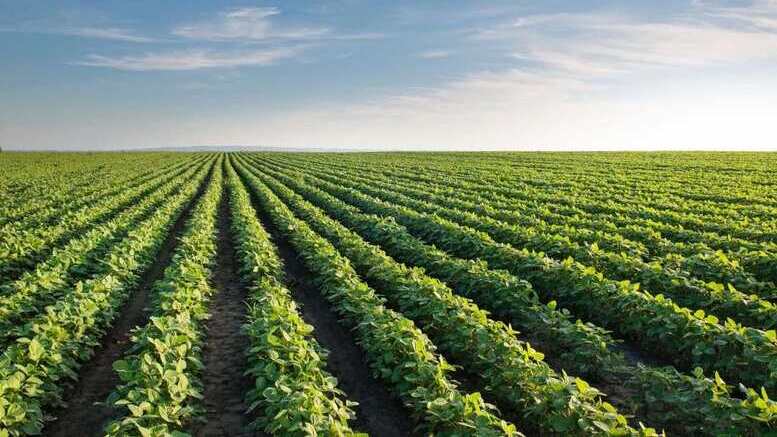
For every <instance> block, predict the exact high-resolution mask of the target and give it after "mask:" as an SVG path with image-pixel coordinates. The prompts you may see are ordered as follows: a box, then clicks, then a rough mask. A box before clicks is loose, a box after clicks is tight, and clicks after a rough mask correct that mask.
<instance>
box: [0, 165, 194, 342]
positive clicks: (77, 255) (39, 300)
mask: <svg viewBox="0 0 777 437" xmlns="http://www.w3.org/2000/svg"><path fill="white" fill-rule="evenodd" d="M198 173H204V172H201V171H200V168H192V169H191V170H189V171H187V172H185V173H183V174H182V175H180V177H181V178H183V180H187V179H188V178H190V177H196V175H197V174H198ZM182 188H183V187H182V186H181V184H180V180H179V179H177V178H174V179H172V180H170V181H168V182H167V183H165V184H164V185H163V186H161V187H160V188H159V189H158V190H157V191H155V192H152V193H150V194H149V195H148V196H146V197H145V198H143V199H141V200H140V202H139V203H137V204H135V205H133V206H131V207H130V208H128V209H127V210H126V211H123V212H122V213H120V214H119V215H118V216H117V217H115V218H114V219H112V220H110V221H108V222H106V223H104V224H100V225H97V226H96V227H94V228H93V229H91V230H90V231H88V232H87V233H86V234H84V235H82V236H81V237H78V238H75V239H73V240H71V241H70V242H68V243H67V244H66V245H65V246H64V247H63V248H62V249H61V250H55V251H54V252H53V254H52V255H51V257H49V258H48V259H47V260H46V261H45V262H44V263H42V264H40V265H38V266H36V268H35V270H33V271H28V272H25V273H24V274H23V275H22V277H21V278H19V279H18V280H16V281H13V282H11V283H10V284H6V285H3V286H0V346H2V347H4V346H7V345H8V343H9V341H11V340H12V339H13V338H15V337H16V336H17V335H18V334H17V332H16V329H15V327H16V326H19V325H23V323H24V321H25V320H27V319H29V318H30V317H33V316H35V315H37V314H39V313H40V312H41V310H42V309H43V308H45V307H46V306H48V305H51V304H52V303H54V302H56V301H57V300H59V299H61V298H62V296H63V295H65V294H66V293H67V292H68V291H69V290H71V289H72V285H73V282H75V281H76V280H79V279H85V278H86V277H88V276H92V275H95V274H99V273H102V272H104V271H105V270H106V269H107V268H108V266H107V265H106V264H104V263H102V262H101V259H102V257H103V256H104V255H105V253H106V252H107V251H108V250H109V249H110V247H111V246H113V245H114V244H115V243H117V242H118V241H121V240H122V239H123V238H125V236H126V235H127V234H128V233H129V232H131V231H132V230H133V228H134V227H135V226H136V224H137V222H140V221H143V220H145V219H146V218H148V216H150V215H151V214H152V213H153V211H154V210H156V209H157V208H158V207H159V206H160V205H162V203H163V202H166V201H167V198H168V197H169V196H171V195H175V194H176V193H177V192H179V191H180V190H181V189H182Z"/></svg>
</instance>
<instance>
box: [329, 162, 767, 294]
mask: <svg viewBox="0 0 777 437" xmlns="http://www.w3.org/2000/svg"><path fill="white" fill-rule="evenodd" d="M327 167H339V168H343V167H342V166H341V165H338V164H334V165H333V164H332V163H329V164H327ZM346 170H347V168H346ZM378 173H380V174H385V175H387V176H389V177H391V179H392V180H394V181H396V182H397V183H402V181H405V183H407V184H409V185H411V186H412V185H417V184H418V183H422V184H427V183H430V184H439V182H440V181H445V187H446V193H441V194H448V195H450V194H453V195H455V196H457V197H461V196H463V195H465V196H466V195H470V196H479V197H482V196H486V197H488V198H489V199H492V200H493V201H494V202H497V203H495V205H494V206H495V207H496V208H497V209H499V210H513V211H526V212H527V214H531V215H536V216H537V217H539V218H542V219H543V220H545V221H547V222H548V223H550V224H555V225H559V226H568V227H574V228H575V229H576V230H577V231H578V233H579V232H585V230H588V231H602V232H606V233H604V234H601V233H600V234H596V236H597V237H602V236H604V238H603V240H601V241H600V244H601V246H602V247H607V246H608V244H611V245H613V246H614V247H613V246H610V247H609V248H610V249H612V250H617V251H619V249H620V248H627V249H628V251H629V253H630V254H632V255H634V254H635V252H641V251H643V250H646V249H647V250H649V251H651V253H652V254H653V255H655V256H658V257H662V258H666V259H664V260H663V261H664V262H667V263H670V261H672V260H673V259H672V258H671V257H668V258H667V255H670V254H676V253H680V254H682V255H684V256H689V257H693V263H692V264H690V265H689V267H695V266H699V267H700V268H696V269H694V271H695V273H706V274H707V275H709V276H707V278H708V279H709V278H714V277H715V275H716V273H718V272H719V271H720V270H722V273H723V274H722V275H718V276H719V277H720V279H721V280H725V279H726V278H730V279H732V280H735V281H736V282H735V285H738V286H740V287H743V288H744V289H747V290H748V291H753V292H758V291H759V290H762V289H763V288H764V285H763V284H759V283H758V281H755V283H753V282H754V281H753V280H752V279H750V278H749V277H748V276H749V275H747V274H745V275H744V277H743V278H738V276H737V275H736V272H731V273H730V274H726V271H727V270H728V269H730V268H731V267H734V266H736V267H739V264H741V265H742V266H745V267H747V269H748V270H749V271H751V272H752V273H753V274H754V275H756V276H757V277H758V278H761V279H764V280H768V281H775V280H776V278H777V271H775V270H774V268H769V265H768V264H767V262H768V260H769V259H771V260H772V261H774V260H775V259H777V255H775V254H777V245H773V244H767V243H754V242H750V241H748V240H743V239H741V238H735V237H732V236H731V235H726V236H725V237H721V236H720V235H718V234H715V233H710V232H699V231H698V230H695V229H694V228H691V227H687V226H685V227H684V226H680V225H677V224H669V223H665V222H660V221H656V220H653V219H643V218H638V217H628V216H627V215H626V214H625V213H624V212H623V211H618V212H616V213H613V212H611V211H609V212H608V211H606V210H604V209H602V208H600V207H598V206H596V205H593V206H589V207H587V206H586V205H587V204H586V203H585V202H584V200H583V199H581V196H583V197H584V196H585V194H584V193H582V194H577V195H576V196H575V197H574V198H573V200H571V201H566V200H565V196H564V194H562V193H558V192H553V193H552V194H547V193H544V192H542V191H536V190H535V191H532V190H528V191H527V190H525V189H520V188H518V187H516V186H515V184H514V183H511V184H510V185H509V186H504V185H499V184H493V183H490V184H489V183H485V182H483V181H481V180H479V179H478V178H477V177H467V178H464V179H463V180H459V179H455V178H452V177H451V175H450V174H446V173H442V174H419V172H418V171H417V170H416V171H414V172H413V171H410V170H386V171H380V170H379V171H378ZM360 174H362V175H363V174H364V172H360ZM469 200H471V198H470V199H469ZM659 232H660V233H659ZM607 235H610V236H609V237H607ZM611 235H620V236H622V237H625V238H626V239H630V240H633V241H629V240H624V239H617V238H614V237H612V236H611ZM662 235H663V236H665V237H666V238H671V239H674V240H678V241H680V243H676V242H673V241H670V240H667V239H666V238H664V237H662ZM635 242H639V243H640V245H639V246H635V245H634V243H635ZM686 243H690V244H686ZM707 244H709V245H710V247H707ZM713 249H717V250H721V249H722V250H725V251H726V252H725V254H724V255H725V257H726V258H729V259H730V260H731V262H726V261H728V260H727V259H725V258H724V259H721V257H720V255H719V254H717V253H716V252H715V250H713ZM743 250H744V252H741V251H743ZM765 258H766V259H765ZM651 260H652V259H651ZM736 262H738V263H739V264H734V263H736ZM670 264H671V263H670ZM773 265H774V264H772V266H773Z"/></svg>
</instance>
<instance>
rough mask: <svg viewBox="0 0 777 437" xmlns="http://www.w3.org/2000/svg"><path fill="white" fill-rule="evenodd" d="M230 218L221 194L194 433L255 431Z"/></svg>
mask: <svg viewBox="0 0 777 437" xmlns="http://www.w3.org/2000/svg"><path fill="white" fill-rule="evenodd" d="M230 222H231V216H230V213H229V202H228V200H227V196H226V194H225V195H224V197H223V199H222V201H221V205H220V207H219V218H218V255H217V263H216V266H215V267H214V269H213V275H212V277H213V279H212V283H213V286H214V287H215V289H216V292H215V294H214V296H213V299H212V300H211V302H210V308H209V313H210V319H209V320H208V321H207V323H206V331H207V337H206V342H205V346H204V348H203V351H202V362H203V363H204V364H205V369H204V371H203V375H202V382H203V386H204V390H203V395H204V400H203V402H204V404H205V410H206V412H205V417H204V418H205V423H204V424H202V425H201V426H196V427H195V432H194V435H195V436H203V437H205V436H213V437H216V436H220V437H231V436H253V435H257V434H256V433H255V432H253V431H251V430H250V429H249V425H250V423H251V421H252V420H253V418H252V416H251V414H250V413H247V412H246V411H247V410H248V405H247V404H246V403H245V397H246V391H247V390H248V389H249V388H250V387H252V386H253V381H252V380H251V378H250V377H248V376H245V375H243V372H244V371H245V370H246V359H245V353H246V351H247V350H248V349H249V340H248V336H246V335H245V334H244V333H243V331H242V329H241V326H242V324H243V323H244V322H245V320H246V304H245V300H246V297H247V295H248V293H247V290H246V287H245V285H244V284H243V283H242V282H241V281H240V275H239V272H238V269H237V266H236V262H237V259H236V255H235V248H234V246H233V242H232V239H231V238H230V234H231V232H230V229H231V228H230V224H231V223H230Z"/></svg>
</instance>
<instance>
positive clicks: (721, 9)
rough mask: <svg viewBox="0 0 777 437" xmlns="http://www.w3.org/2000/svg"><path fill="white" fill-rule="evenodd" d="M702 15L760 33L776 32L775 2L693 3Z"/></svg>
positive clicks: (764, 0) (763, 0)
mask: <svg viewBox="0 0 777 437" xmlns="http://www.w3.org/2000/svg"><path fill="white" fill-rule="evenodd" d="M695 6H696V8H697V9H698V10H699V11H701V12H702V13H703V14H705V15H707V16H711V17H718V18H723V19H727V20H731V21H734V22H735V23H736V24H738V25H740V26H742V25H745V26H748V27H750V28H751V29H756V30H762V31H771V32H775V31H777V1H773V0H755V1H753V2H752V3H750V4H748V5H739V6H729V5H726V4H721V3H720V2H716V1H699V0H697V1H696V2H695Z"/></svg>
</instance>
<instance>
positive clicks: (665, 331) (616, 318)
mask: <svg viewBox="0 0 777 437" xmlns="http://www.w3.org/2000/svg"><path fill="white" fill-rule="evenodd" d="M300 176H301V177H305V178H311V180H314V181H315V184H316V185H317V186H319V187H321V188H324V189H325V190H326V191H328V192H330V194H335V195H336V196H337V197H340V198H341V199H343V200H348V201H349V203H352V204H354V205H357V206H359V207H360V208H362V209H363V210H365V211H367V212H371V213H375V214H379V215H384V216H393V217H395V218H396V219H397V221H398V222H399V223H401V224H403V225H404V226H406V227H407V229H408V230H409V231H410V232H411V233H413V234H414V235H416V236H419V237H421V238H422V239H424V240H425V241H427V242H430V243H433V244H435V245H437V246H438V247H440V248H442V249H444V250H446V251H448V252H450V253H452V254H455V255H457V256H461V257H463V258H470V259H473V258H480V259H483V260H486V261H488V263H489V265H490V266H491V267H494V268H503V269H506V270H509V271H511V272H512V273H514V274H516V275H517V276H518V277H522V278H524V279H526V280H528V281H529V282H531V283H532V285H533V286H534V287H535V289H536V290H537V291H538V292H540V293H541V294H544V295H545V297H546V298H547V300H551V299H555V300H557V301H559V303H560V304H561V305H562V307H567V308H570V309H572V310H573V312H574V313H576V314H580V315H582V316H585V318H587V319H588V320H590V321H595V322H596V323H598V324H600V325H602V326H604V327H607V328H608V329H613V330H614V331H615V332H618V333H619V334H621V335H622V336H624V337H628V338H632V339H634V340H636V341H637V342H638V343H639V344H641V346H642V347H643V348H644V349H645V350H650V351H652V352H654V353H657V354H658V355H660V356H663V357H665V358H666V359H668V360H671V361H672V362H674V363H675V365H677V366H678V367H679V368H680V369H681V370H688V369H691V368H693V367H694V366H698V367H702V368H703V369H705V370H706V371H715V370H717V371H719V372H720V373H721V375H723V376H724V377H725V378H726V379H728V380H731V381H738V382H743V383H745V384H747V385H749V386H760V385H764V386H766V387H767V389H768V390H772V389H773V388H775V381H776V380H777V378H775V376H777V359H775V357H777V338H775V333H774V331H766V332H765V331H760V330H756V329H752V328H745V327H742V326H741V325H738V324H736V323H735V322H733V321H731V320H728V321H726V322H725V323H723V324H721V323H719V321H718V319H717V318H714V317H712V316H708V315H705V314H703V312H701V311H697V312H695V313H694V312H691V311H689V310H688V309H684V308H681V307H679V306H677V305H676V304H675V303H673V302H672V301H671V300H670V299H666V298H664V297H662V296H652V295H650V294H649V293H644V292H641V291H639V290H638V286H636V285H634V284H630V283H628V282H625V281H623V282H615V281H611V280H607V279H605V278H603V277H602V276H601V274H597V273H596V272H595V271H594V270H593V269H591V268H586V267H585V266H583V265H581V264H579V263H575V262H574V261H572V260H566V261H563V262H559V261H554V260H552V259H550V258H548V257H546V256H544V255H542V254H538V253H536V252H532V251H529V250H517V249H515V248H513V247H511V246H509V245H505V244H500V243H497V242H495V241H493V239H491V238H490V237H489V236H488V235H487V234H485V233H483V232H478V231H475V230H473V229H471V228H467V227H465V226H462V225H460V224H457V223H454V222H451V221H448V220H445V219H443V218H440V217H436V216H432V215H428V214H424V213H419V212H417V211H413V210H411V209H409V208H405V207H401V206H397V205H395V204H393V203H389V202H387V201H385V200H380V199H377V198H374V197H370V196H367V195H364V194H362V193H360V192H358V191H355V190H352V189H348V188H345V187H342V186H339V185H335V184H332V183H329V182H327V181H325V180H323V179H320V178H314V177H313V176H311V175H310V174H309V173H308V174H306V175H304V176H302V175H300Z"/></svg>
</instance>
